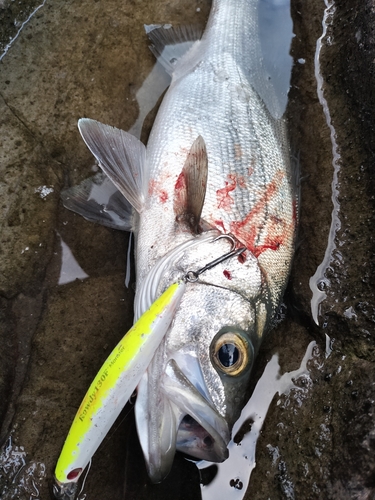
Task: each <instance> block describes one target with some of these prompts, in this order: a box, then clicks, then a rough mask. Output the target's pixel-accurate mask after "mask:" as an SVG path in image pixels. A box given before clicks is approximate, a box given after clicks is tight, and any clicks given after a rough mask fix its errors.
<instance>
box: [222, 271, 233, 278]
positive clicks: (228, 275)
mask: <svg viewBox="0 0 375 500" xmlns="http://www.w3.org/2000/svg"><path fill="white" fill-rule="evenodd" d="M223 274H224V276H225V277H226V278H227V279H228V280H231V279H232V274H231V273H230V271H228V270H227V269H224V271H223Z"/></svg>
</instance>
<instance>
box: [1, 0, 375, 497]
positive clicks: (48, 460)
mask: <svg viewBox="0 0 375 500" xmlns="http://www.w3.org/2000/svg"><path fill="white" fill-rule="evenodd" d="M209 4H210V2H209V0H204V1H199V0H194V1H193V2H191V3H189V5H188V6H186V3H185V2H182V1H179V0H173V1H166V0H160V1H159V2H145V1H143V2H142V1H140V0H132V1H127V2H118V0H107V1H106V2H97V1H94V2H74V1H73V0H66V1H65V2H61V1H59V0H47V1H46V2H45V4H44V5H43V6H42V7H41V8H40V9H39V10H38V11H37V12H35V14H34V15H33V17H32V18H31V19H30V21H29V22H28V23H27V24H26V25H25V26H24V28H23V29H22V30H21V32H20V34H19V36H18V38H17V39H16V40H15V41H14V42H13V44H12V45H11V47H10V48H9V49H8V51H7V53H6V54H5V56H4V57H3V58H2V60H1V62H0V106H1V112H0V127H1V133H0V143H1V150H0V155H1V161H0V196H1V200H2V203H1V216H0V224H1V232H0V240H1V244H0V325H1V326H0V342H1V346H2V347H1V350H0V419H1V420H0V422H1V423H2V426H1V434H0V438H1V444H3V445H4V446H3V452H2V455H0V491H1V492H2V496H1V497H2V498H3V499H4V500H9V499H13V498H19V499H21V500H23V499H29V498H30V497H31V498H39V499H41V500H48V499H49V498H50V487H51V480H52V475H53V470H54V466H55V463H56V460H57V458H58V455H59V452H60V450H61V446H62V444H63V441H64V438H65V436H66V433H67V431H68V429H69V426H70V424H71V420H72V417H73V415H74V413H75V410H76V409H77V407H78V406H79V404H80V401H81V399H82V396H83V394H84V393H85V391H86V389H87V387H88V386H89V384H90V382H91V380H92V378H93V376H94V375H95V374H96V372H97V370H98V368H99V366H100V365H101V363H102V362H103V361H104V359H105V358H106V357H107V355H108V354H109V352H110V349H111V348H112V347H113V346H114V345H115V344H116V342H117V341H118V339H119V338H121V336H122V335H123V333H124V332H125V331H126V330H127V328H128V327H129V326H130V325H131V322H132V299H133V292H132V288H129V289H126V288H125V287H124V285H123V283H124V276H125V255H126V249H127V240H128V236H127V234H125V233H120V232H116V231H113V230H110V229H107V228H104V227H101V226H97V225H94V224H90V223H88V222H86V221H85V220H83V219H82V218H80V217H79V216H76V215H75V214H73V213H70V212H68V211H67V210H65V209H64V208H63V207H62V204H61V202H60V199H59V195H60V191H61V189H63V188H64V187H67V186H69V185H74V184H77V183H78V182H79V181H81V180H82V179H84V178H86V177H88V176H89V175H92V173H93V170H95V168H96V167H95V165H94V162H93V159H92V157H91V155H90V153H89V152H88V150H87V149H86V147H85V145H84V144H83V142H82V140H81V139H80V137H79V135H78V133H77V127H76V123H77V120H78V118H80V117H82V116H89V117H91V118H96V119H98V120H100V121H102V122H105V123H110V124H112V125H115V126H117V127H120V128H122V129H124V130H129V129H130V128H131V127H132V125H133V124H134V123H135V121H136V119H137V116H138V112H139V109H138V104H137V99H136V97H137V96H136V93H137V91H138V89H140V87H141V85H142V83H143V82H144V80H145V78H146V77H147V75H148V74H149V73H150V71H151V70H152V67H153V65H154V59H153V56H152V54H151V53H150V52H149V50H148V47H147V42H146V41H145V35H144V31H143V24H144V23H148V24H151V23H155V22H166V21H167V22H172V23H176V24H178V23H181V22H182V23H192V22H195V23H196V22H202V23H203V22H204V20H205V19H206V15H207V12H208V10H209ZM38 5H39V4H38V3H36V2H25V3H24V4H23V3H22V2H20V3H18V4H17V5H16V4H15V3H14V2H11V1H7V0H2V1H0V19H2V22H1V25H0V26H1V30H2V32H1V34H0V38H1V40H0V46H1V47H3V49H5V48H6V45H7V43H8V41H9V38H10V37H15V36H16V34H17V31H18V30H19V28H20V26H21V25H22V22H24V21H25V20H26V19H27V18H28V16H29V15H30V14H31V13H32V12H33V10H35V9H36V8H37V7H38ZM197 8H199V9H200V11H199V12H197ZM325 9H326V5H325V4H324V2H323V1H321V0H310V1H309V2H306V1H305V2H302V1H300V0H293V1H292V8H291V11H292V17H293V22H294V33H295V34H296V36H295V37H294V39H293V43H292V48H291V53H292V56H293V58H294V61H295V64H294V68H293V75H292V87H291V91H290V101H289V106H288V111H287V115H288V121H289V128H290V137H291V144H292V148H293V151H295V155H296V157H298V161H299V163H300V168H301V177H302V179H301V214H300V235H299V244H298V248H297V251H296V257H295V260H294V265H293V271H292V277H291V281H290V286H289V288H288V293H287V296H286V303H287V311H286V319H285V320H284V321H283V322H282V323H280V324H279V326H278V327H277V328H276V329H275V330H274V331H273V332H272V335H270V336H269V338H268V339H267V341H266V342H265V343H264V345H263V348H262V351H261V353H260V356H259V358H258V362H257V366H256V369H255V373H254V382H253V385H255V383H256V380H257V378H259V376H260V375H261V373H262V371H263V369H264V366H265V365H266V363H267V361H268V360H269V359H270V358H271V356H272V354H273V353H275V352H278V353H279V358H280V365H281V368H282V371H283V372H286V371H291V370H294V369H296V368H297V367H298V366H299V365H300V363H301V359H302V358H303V356H304V353H305V350H306V346H307V345H308V343H309V342H310V341H311V340H315V341H316V343H317V346H316V348H315V350H314V357H313V358H312V360H311V361H310V363H309V377H308V378H307V379H304V380H305V382H306V386H305V387H304V392H303V394H304V397H303V398H301V397H297V396H296V394H297V393H295V394H294V393H292V394H291V395H289V396H281V397H279V396H277V397H276V398H275V399H274V401H273V403H272V404H271V407H270V410H269V412H268V415H267V419H266V422H265V425H264V427H263V430H262V433H261V436H260V438H259V441H258V445H257V456H256V462H257V466H256V468H255V470H254V472H253V474H252V477H251V482H250V486H249V489H248V491H247V493H246V495H245V498H246V499H252V500H258V499H259V500H266V499H268V498H270V499H272V500H273V499H288V500H289V499H303V500H307V499H311V500H312V499H332V500H346V499H358V500H359V499H361V500H365V499H375V458H374V457H375V421H374V420H375V419H374V404H375V351H374V346H375V335H374V327H375V300H374V290H375V289H374V244H373V238H374V236H373V235H374V213H375V211H374V193H375V190H374V187H375V186H374V179H375V177H374V160H375V157H374V156H375V155H374V141H373V138H374V131H375V128H374V117H375V102H374V100H375V93H374V91H373V88H374V70H375V69H374V54H375V38H374V32H373V26H374V25H375V23H374V21H375V4H374V3H373V1H372V0H362V1H359V0H350V1H349V0H343V1H342V2H340V5H338V4H337V5H333V6H331V7H330V8H329V9H326V12H327V16H326V21H325V26H326V27H327V33H326V34H325V36H324V38H323V39H322V47H321V51H320V58H319V61H320V63H319V67H318V66H317V63H316V60H315V55H316V43H317V40H318V39H319V37H321V35H322V33H323V26H322V21H323V17H324V13H325ZM317 67H318V69H319V68H320V75H321V78H322V80H321V84H320V87H321V89H322V90H321V91H319V92H318V91H317V78H316V74H315V72H316V71H317ZM155 78H159V79H160V82H159V86H160V88H162V87H163V85H164V83H163V76H160V75H156V77H155ZM318 80H319V79H318ZM150 123H152V116H150V117H149V118H148V120H146V124H145V126H144V128H143V132H142V138H143V139H144V140H146V138H147V134H148V131H149V127H150ZM335 171H336V172H337V175H334V172H335ZM332 180H333V181H334V183H333V186H332ZM332 197H333V199H334V203H333V201H332ZM332 213H333V215H334V224H332ZM61 240H63V241H64V242H65V243H66V244H67V245H68V246H69V247H70V249H71V250H72V252H73V254H74V256H75V258H76V260H77V262H78V263H79V265H80V266H81V268H82V269H83V270H84V271H85V272H86V273H87V274H88V275H89V278H87V279H84V280H75V281H73V282H71V283H68V284H65V285H58V280H59V274H60V269H61V262H62V250H61V248H62V247H61ZM321 263H323V265H322V266H320V265H321ZM319 266H320V267H319ZM318 268H319V273H316V271H317V269H318ZM312 276H315V278H316V279H315V281H314V280H313V283H312V286H313V287H315V296H317V297H318V298H319V300H320V299H323V300H322V301H321V302H320V304H319V310H318V309H317V308H316V307H315V308H314V310H316V311H318V319H319V325H320V326H319V327H318V326H317V325H316V324H315V323H314V321H313V318H312V312H311V304H310V302H311V298H312V292H311V289H310V285H309V282H310V278H311V277H312ZM326 336H328V337H329V339H330V340H331V347H332V352H331V353H330V355H329V356H328V357H327V349H326V339H327V337H326ZM298 383H302V381H299V382H298V381H297V384H298ZM120 424H121V425H120ZM270 450H276V452H273V453H271V452H270ZM38 491H39V493H38ZM84 491H85V492H86V493H87V499H101V500H106V499H110V500H117V499H122V498H126V499H130V500H133V499H137V500H139V499H143V498H144V499H146V498H147V499H154V500H165V499H168V498H171V499H172V498H173V499H176V498H178V499H181V500H190V499H192V500H195V499H199V498H200V486H199V474H198V471H197V469H196V468H195V466H194V465H193V464H191V463H188V462H186V461H185V460H184V459H182V458H181V457H179V458H178V459H177V460H176V461H175V465H174V469H173V471H172V472H171V474H170V476H169V477H168V478H167V480H166V481H165V482H164V483H162V484H161V485H157V486H152V485H150V484H149V483H148V481H147V476H146V472H145V468H144V465H143V458H142V456H141V452H140V449H139V445H138V443H137V439H136V432H135V428H134V422H133V412H132V408H131V405H130V406H129V407H127V408H126V409H125V410H124V412H123V414H122V415H121V416H120V418H119V422H118V423H117V424H116V425H115V427H114V429H113V430H112V431H111V433H110V435H109V436H108V438H107V439H106V440H105V441H104V443H103V445H102V446H101V448H100V449H99V451H98V454H97V455H96V457H95V460H94V462H93V465H92V468H91V471H90V474H89V475H88V479H87V482H86V485H85V490H84Z"/></svg>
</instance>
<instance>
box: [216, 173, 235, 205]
mask: <svg viewBox="0 0 375 500" xmlns="http://www.w3.org/2000/svg"><path fill="white" fill-rule="evenodd" d="M236 186H237V180H236V176H235V175H233V174H229V175H228V182H225V187H223V188H221V189H218V190H217V191H216V198H217V208H223V209H224V210H229V209H230V207H231V206H232V205H233V203H234V199H233V198H232V197H231V195H230V194H229V193H230V191H233V190H234V189H236Z"/></svg>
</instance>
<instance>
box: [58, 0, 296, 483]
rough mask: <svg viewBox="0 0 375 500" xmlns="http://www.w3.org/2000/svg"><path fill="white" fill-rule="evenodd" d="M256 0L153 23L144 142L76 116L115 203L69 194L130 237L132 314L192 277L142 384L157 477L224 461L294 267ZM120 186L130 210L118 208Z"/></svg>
mask: <svg viewBox="0 0 375 500" xmlns="http://www.w3.org/2000/svg"><path fill="white" fill-rule="evenodd" d="M257 3H258V2H257V0H214V1H213V5H212V9H211V13H210V17H209V20H208V24H207V27H206V29H205V31H204V33H203V35H202V37H201V38H200V39H198V40H192V38H193V36H192V32H193V30H190V29H189V28H179V29H174V28H172V27H171V26H170V25H164V26H156V25H153V26H149V27H147V31H148V35H149V37H150V39H151V41H152V43H153V45H152V50H153V52H154V53H155V54H156V55H157V57H158V58H159V60H160V62H161V63H162V64H163V65H164V66H165V68H166V70H167V71H169V72H170V74H171V76H172V80H171V84H170V87H169V89H168V91H167V93H166V95H165V97H164V99H163V101H162V104H161V106H160V109H159V111H158V114H157V117H156V120H155V123H154V126H153V128H152V132H151V135H150V138H149V141H148V144H147V148H146V147H145V146H144V145H143V144H142V143H141V142H140V141H139V140H138V139H136V138H135V137H133V136H131V135H130V134H128V133H126V132H123V131H121V130H119V129H115V128H113V127H110V126H107V125H103V124H101V123H99V122H96V121H93V120H89V119H81V120H80V121H79V129H80V132H81V135H82V137H83V139H84V140H85V142H86V144H87V146H88V147H89V149H90V150H91V152H92V153H93V154H94V156H95V157H96V158H97V160H98V161H99V164H100V166H101V168H102V170H103V171H104V173H105V174H106V175H107V176H108V178H109V179H110V181H111V182H112V183H113V184H114V186H113V185H112V184H110V185H111V186H112V188H110V193H111V194H112V196H111V199H110V202H108V203H107V202H104V201H103V200H101V201H100V199H99V198H96V201H95V196H94V195H93V190H92V189H91V188H90V189H91V190H90V189H89V188H88V184H86V185H85V186H84V189H82V191H81V194H80V195H79V196H81V198H80V200H78V201H77V198H76V199H74V196H73V193H72V192H71V193H70V194H69V195H65V200H64V202H65V205H66V206H67V207H68V208H71V209H74V210H77V211H79V212H80V213H82V214H83V215H85V216H86V217H87V218H89V219H92V220H101V222H104V223H106V224H107V225H110V226H111V227H120V226H121V228H122V229H127V230H133V231H134V234H135V238H136V273H137V288H136V296H135V320H137V319H138V318H139V317H140V316H141V315H142V314H143V313H144V311H145V310H146V309H147V308H149V307H150V305H151V304H152V303H153V301H155V300H156V298H157V297H158V296H160V295H161V294H162V293H163V291H165V290H166V289H167V288H168V286H170V285H171V284H172V283H174V282H177V281H178V280H181V279H185V280H186V282H187V283H186V290H185V292H184V295H183V297H182V300H181V302H180V305H179V307H178V309H177V311H176V313H175V315H174V318H173V321H172V323H171V326H170V327H169V330H168V331H167V333H166V335H165V337H164V339H163V341H162V342H161V343H160V345H159V347H158V348H157V350H156V353H155V355H154V357H153V359H152V361H151V363H150V364H149V366H148V368H147V371H146V372H145V373H144V375H143V377H142V379H141V381H140V383H139V385H138V391H137V401H136V405H135V413H136V423H137V429H138V435H139V439H140V442H141V446H142V449H143V453H144V457H145V460H146V464H147V468H148V473H149V475H150V478H151V480H152V481H154V482H159V481H161V480H162V479H163V478H164V477H165V476H166V475H167V474H168V472H169V470H170V467H171V464H172V462H173V457H174V454H175V451H176V450H179V451H182V452H184V453H186V454H188V455H190V456H191V457H194V458H197V459H205V460H209V461H214V462H221V461H223V460H225V459H226V458H227V456H228V451H227V444H228V442H229V439H230V432H231V428H232V426H233V423H234V422H235V420H236V419H237V418H238V416H239V413H240V411H241V409H242V407H243V405H244V397H245V393H246V387H247V385H248V382H249V378H250V374H251V370H252V367H253V364H254V359H255V357H256V355H257V352H258V350H259V346H260V343H261V341H262V339H263V337H264V335H265V333H266V332H267V331H268V330H269V329H270V327H271V326H272V321H273V318H274V316H275V313H276V311H277V309H278V306H279V303H280V300H281V298H282V295H283V292H284V290H285V286H286V283H287V279H288V275H289V271H290V265H291V260H292V256H293V250H294V237H295V229H296V196H295V188H294V185H295V181H294V176H293V172H292V169H291V164H290V156H289V148H288V142H287V137H286V131H285V123H284V121H283V120H282V118H281V116H280V115H281V112H280V109H279V107H278V102H277V99H276V97H275V96H274V92H273V88H272V85H271V83H270V81H269V79H268V78H267V76H266V73H265V70H264V68H263V65H262V57H261V49H260V42H259V39H258V32H257V29H258V28H257V25H258V13H257ZM106 182H107V184H108V183H109V181H105V182H104V183H103V184H105V183H106ZM107 187H108V186H107ZM94 188H95V189H96V188H97V186H94ZM111 189H112V191H111ZM117 190H118V191H119V192H120V193H122V195H123V196H124V197H125V198H126V200H127V201H128V202H129V203H130V205H131V210H128V211H127V212H121V210H119V209H118V208H119V206H120V205H121V203H122V202H121V201H119V198H118V193H117ZM76 194H77V192H76ZM79 196H78V198H79ZM87 198H89V199H90V203H91V205H90V209H89V210H88V211H87V210H85V209H84V208H83V206H84V199H87ZM115 198H116V200H117V201H116V203H115V202H114V199H115ZM95 204H97V206H98V207H99V208H100V210H97V214H94V212H95ZM122 205H124V203H122ZM99 212H100V213H99ZM241 248H242V249H244V250H243V251H240V252H237V254H236V257H234V258H231V259H226V260H220V257H221V256H223V255H226V254H228V252H230V251H231V250H234V249H241ZM216 259H218V260H216ZM212 262H214V263H216V264H215V265H212V266H207V264H209V263H212ZM202 269H203V270H204V272H201V273H200V272H198V270H202Z"/></svg>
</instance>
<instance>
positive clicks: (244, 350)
mask: <svg viewBox="0 0 375 500" xmlns="http://www.w3.org/2000/svg"><path fill="white" fill-rule="evenodd" d="M211 359H212V361H213V363H214V365H215V367H216V368H217V369H218V370H220V371H221V372H223V373H225V374H227V375H231V376H236V375H240V374H241V373H242V372H243V370H244V369H245V368H247V366H248V364H249V345H248V342H247V341H246V340H245V338H244V337H243V336H242V335H240V334H238V333H234V332H226V333H223V334H222V335H220V336H217V337H216V338H215V339H214V341H213V342H212V344H211Z"/></svg>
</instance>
